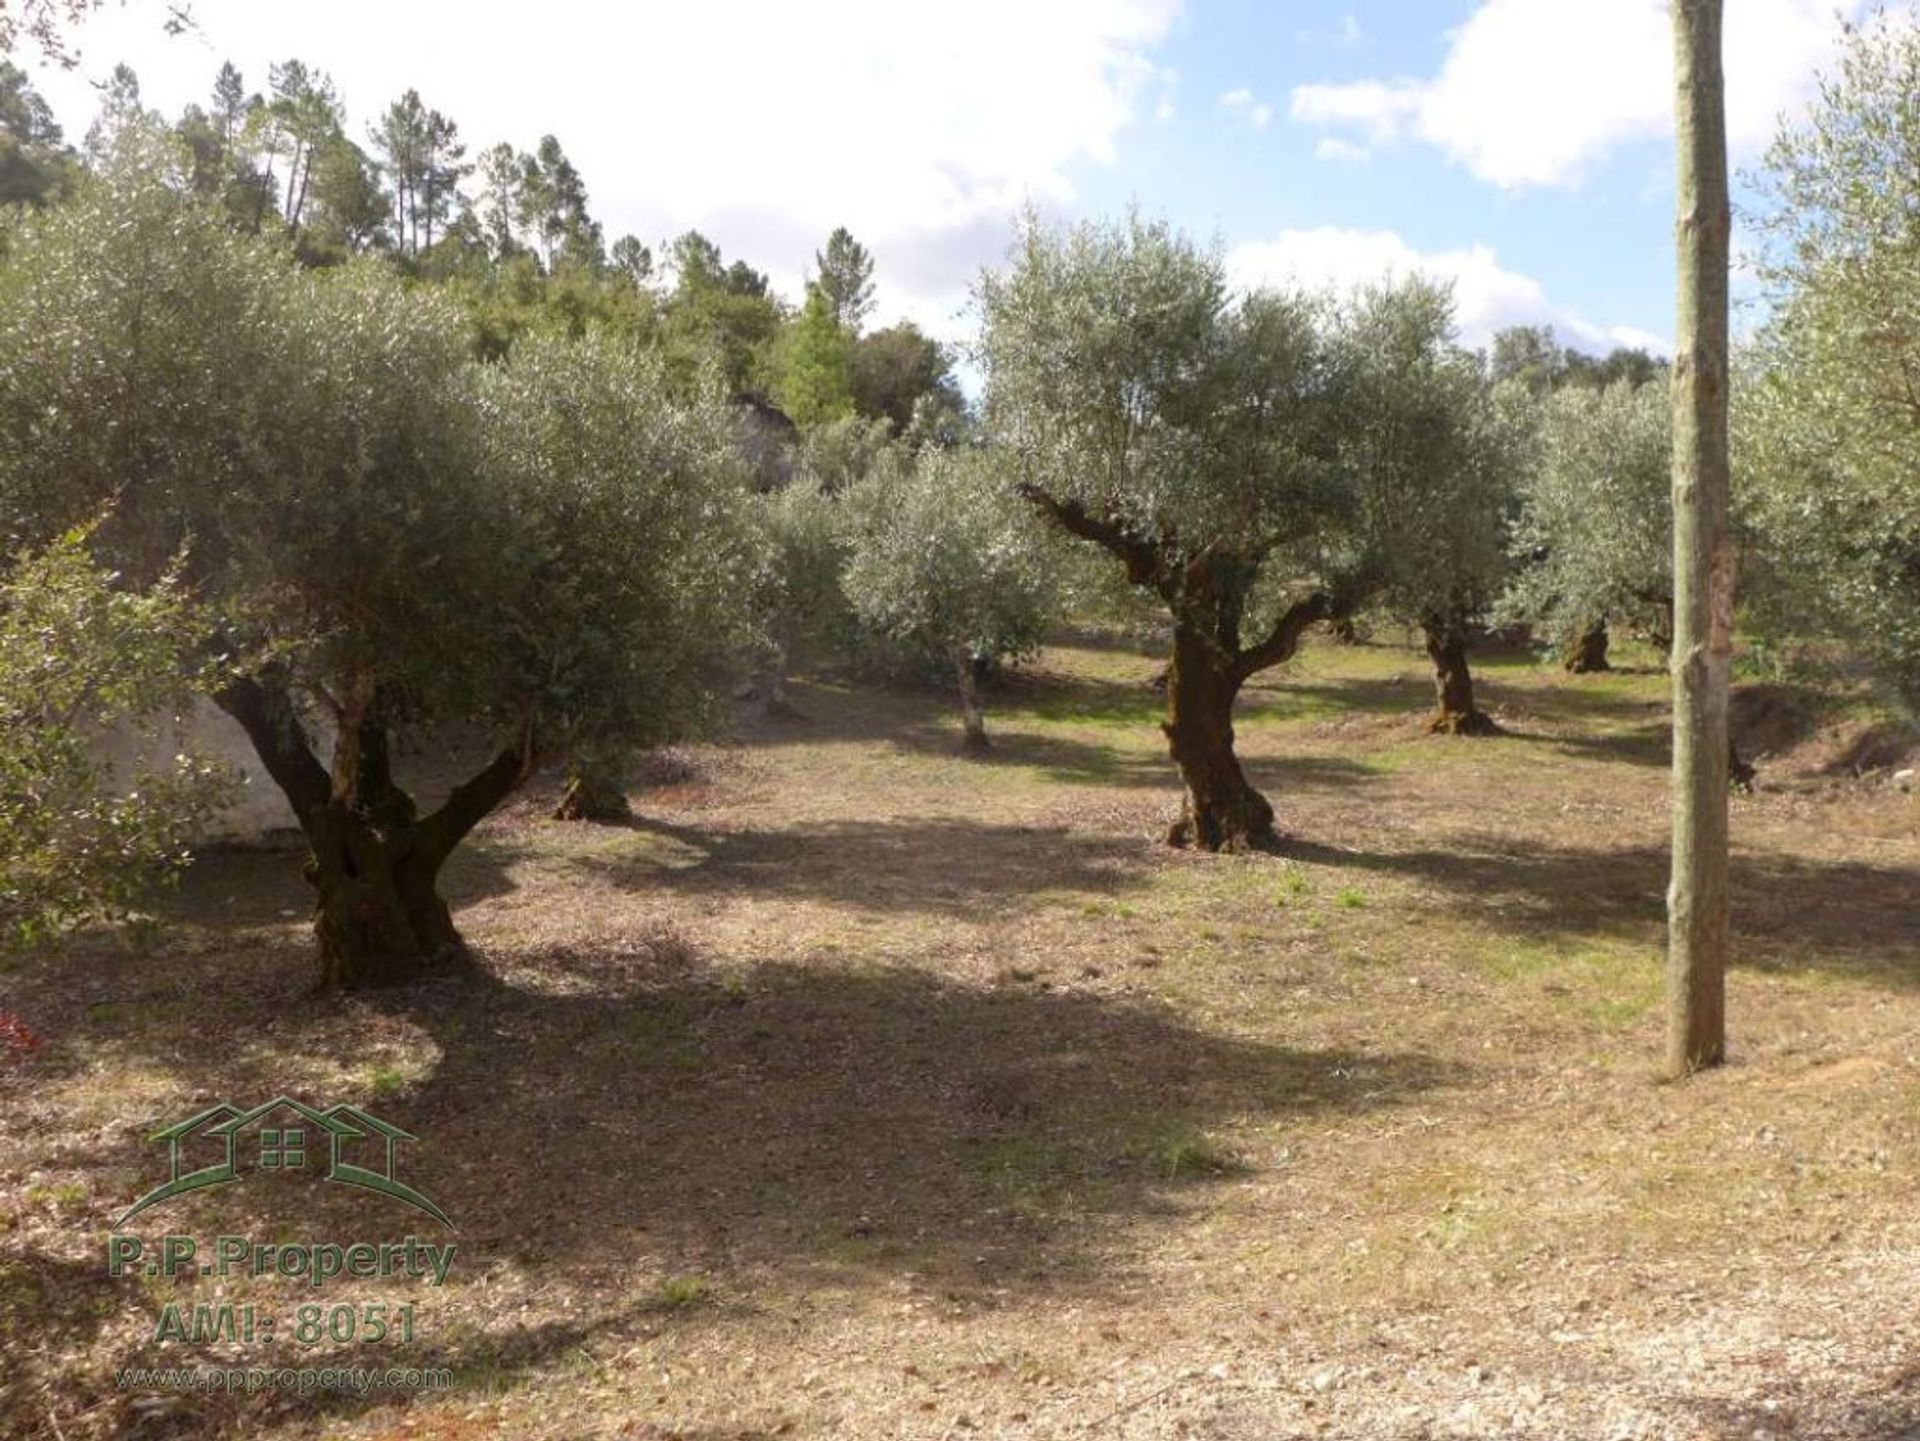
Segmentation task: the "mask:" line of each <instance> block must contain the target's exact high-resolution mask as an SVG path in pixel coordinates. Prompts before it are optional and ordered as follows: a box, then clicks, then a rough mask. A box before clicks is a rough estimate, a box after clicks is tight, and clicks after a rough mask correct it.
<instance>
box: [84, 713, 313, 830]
mask: <svg viewBox="0 0 1920 1441" xmlns="http://www.w3.org/2000/svg"><path fill="white" fill-rule="evenodd" d="M182 751H189V752H191V753H192V754H195V755H201V756H205V757H207V758H209V759H211V760H216V761H219V762H221V763H222V764H224V765H227V766H229V767H231V768H232V769H233V770H234V771H235V772H237V773H238V774H239V776H240V777H241V785H240V787H239V790H238V793H237V795H236V798H235V800H234V802H233V804H232V805H230V806H228V807H227V808H226V809H225V810H224V811H222V812H221V813H220V814H219V815H218V816H216V817H214V819H213V820H212V822H211V823H210V824H209V826H208V827H207V831H206V833H205V834H204V835H200V836H197V837H195V839H196V840H202V841H251V840H259V839H260V838H261V837H263V836H265V835H266V834H268V833H269V832H271V831H283V830H291V829H294V828H295V827H296V826H297V824H298V823H297V822H296V821H295V820H294V818H293V811H292V810H291V809H290V808H289V807H288V805H287V801H286V797H285V796H283V795H281V794H280V787H278V786H276V785H275V784H274V783H273V778H272V777H271V776H269V775H268V774H267V773H266V771H265V769H264V768H263V767H262V766H261V764H260V758H259V757H258V756H257V755H255V754H254V750H253V744H252V742H250V741H249V740H248V739H247V735H246V732H245V731H243V730H241V729H240V727H239V725H238V723H237V722H235V721H234V719H233V718H232V717H231V716H229V715H228V714H227V713H226V712H225V711H223V710H221V709H220V708H219V707H218V706H216V705H215V704H214V703H213V702H212V701H210V700H205V699H196V700H195V701H194V704H193V708H192V710H191V711H189V712H188V713H187V715H186V716H185V717H184V718H183V720H182V722H181V723H180V724H179V725H177V726H173V727H169V728H168V729H167V730H165V731H163V732H162V733H160V734H159V735H156V736H152V737H148V736H142V735H140V734H138V733H136V732H133V731H131V730H125V729H119V730H114V731H110V732H108V733H107V734H106V735H105V736H104V737H102V739H101V741H100V754H101V758H102V759H103V760H104V761H105V762H106V763H107V764H108V765H109V766H111V767H112V768H113V773H114V775H115V777H116V778H123V777H127V776H130V775H132V774H133V773H134V771H135V769H136V768H137V767H138V766H139V765H140V764H141V762H143V761H144V762H146V763H148V764H149V765H165V764H166V763H167V762H168V761H169V760H170V758H171V757H173V756H175V755H177V754H179V753H180V752H182ZM323 754H324V752H323Z"/></svg>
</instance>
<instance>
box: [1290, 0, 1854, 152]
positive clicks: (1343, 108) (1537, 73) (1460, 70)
mask: <svg viewBox="0 0 1920 1441" xmlns="http://www.w3.org/2000/svg"><path fill="white" fill-rule="evenodd" d="M1865 4H1866V0H1738V3H1737V4H1733V5H1730V6H1728V7H1727V17H1726V35H1725V64H1726V73H1727V131H1728V143H1729V146H1730V148H1731V149H1732V150H1733V151H1735V152H1736V154H1752V153H1754V152H1755V151H1757V150H1759V149H1760V148H1761V147H1763V146H1764V145H1765V144H1766V142H1767V140H1768V139H1770V138H1771V136H1772V134H1773V131H1774V128H1775V124H1776V122H1777V119H1778V117H1779V115H1780V113H1781V112H1782V111H1783V110H1789V109H1792V108H1795V107H1797V106H1798V105H1800V104H1802V103H1804V102H1805V101H1806V99H1807V98H1809V96H1810V95H1811V94H1812V91H1813V86H1814V73H1815V71H1816V69H1818V68H1820V67H1821V66H1823V65H1824V64H1826V63H1827V62H1828V61H1830V60H1831V59H1832V57H1833V55H1834V52H1835V49H1836V47H1837V45H1838V42H1839V38H1840V28H1839V25H1838V24H1837V23H1836V14H1835V12H1836V10H1838V11H1839V13H1840V15H1841V16H1844V17H1848V18H1851V17H1853V16H1856V15H1858V14H1859V13H1860V12H1861V11H1862V9H1863V8H1864V7H1865ZM1672 43H1673V42H1672V30H1671V25H1670V22H1669V20H1668V12H1667V4H1666V0H1603V3H1573V0H1483V3H1482V4H1481V5H1480V7H1479V8H1478V9H1477V10H1475V11H1474V12H1473V14H1472V15H1471V16H1469V17H1468V19H1467V21H1466V23H1465V24H1464V25H1462V26H1461V27H1460V28H1459V29H1458V30H1456V31H1454V32H1453V34H1452V35H1451V36H1450V37H1449V44H1448V50H1447V55H1446V58H1445V60H1444V61H1443V62H1442V63H1441V67H1440V71H1439V73H1438V74H1437V75H1435V76H1433V77H1432V78H1430V79H1397V80H1363V81H1359V82H1356V83H1353V84H1340V85H1325V84H1321V85H1303V86H1300V87H1299V88H1297V89H1296V90H1295V91H1294V92H1293V95H1292V100H1291V105H1290V112H1291V114H1292V115H1293V116H1294V118H1295V119H1297V120H1301V121H1304V122H1306V123H1309V124H1314V125H1323V126H1335V127H1342V128H1349V129H1357V130H1359V131H1360V132H1362V133H1363V134H1365V135H1366V136H1367V138H1368V139H1369V140H1370V141H1371V142H1373V143H1374V144H1382V143H1385V142H1387V141H1389V140H1392V139H1395V138H1398V137H1401V136H1411V137H1413V138H1416V139H1419V140H1423V141H1425V142H1427V143H1428V144H1431V145H1435V146H1437V147H1439V148H1440V149H1441V150H1443V151H1445V152H1446V153H1447V155H1448V156H1449V157H1450V158H1451V159H1454V160H1456V161H1459V162H1460V163H1462V164H1464V165H1465V166H1467V168H1468V169H1470V170H1471V171H1472V172H1473V173H1474V174H1475V175H1477V176H1479V177H1480V178H1481V179H1483V180H1487V181H1490V182H1492V183H1493V184H1495V185H1499V186H1503V187H1508V188H1517V187H1521V186H1528V185H1567V184H1574V183H1577V182H1578V181H1579V179H1580V178H1581V176H1582V174H1583V173H1584V172H1586V171H1587V170H1588V169H1589V168H1590V167H1591V166H1592V165H1593V164H1594V163H1595V162H1596V161H1598V160H1599V159H1600V158H1601V157H1602V156H1603V155H1605V153H1606V152H1607V151H1608V150H1610V149H1612V148H1613V147H1614V146H1616V145H1618V144H1620V143H1622V142H1625V141H1630V140H1638V139H1645V138H1649V137H1658V136H1661V135H1665V134H1668V133H1670V132H1671V128H1672V106H1673V80H1672V64H1673V60H1672Z"/></svg>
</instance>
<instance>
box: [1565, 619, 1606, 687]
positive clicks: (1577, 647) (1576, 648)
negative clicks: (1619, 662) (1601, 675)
mask: <svg viewBox="0 0 1920 1441" xmlns="http://www.w3.org/2000/svg"><path fill="white" fill-rule="evenodd" d="M1608 640H1609V637H1608V635H1607V618H1606V617H1605V616H1601V617H1600V618H1599V619H1598V620H1596V621H1594V622H1592V623H1591V624H1589V625H1588V626H1587V627H1586V628H1585V629H1584V630H1582V631H1581V632H1580V633H1579V634H1578V635H1576V636H1574V637H1573V638H1572V639H1571V640H1569V641H1568V642H1567V643H1566V645H1565V647H1563V648H1562V650H1561V652H1560V664H1561V665H1562V666H1563V667H1564V668H1565V669H1566V671H1567V672H1568V674H1570V675H1590V674H1592V673H1593V672H1595V671H1603V670H1612V669H1613V666H1612V665H1611V664H1610V663H1609V662H1608V660H1607V642H1608Z"/></svg>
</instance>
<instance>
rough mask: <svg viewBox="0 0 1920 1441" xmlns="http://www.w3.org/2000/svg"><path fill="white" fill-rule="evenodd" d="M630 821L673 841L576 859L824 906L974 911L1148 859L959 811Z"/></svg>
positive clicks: (637, 879)
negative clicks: (768, 821) (730, 821)
mask: <svg viewBox="0 0 1920 1441" xmlns="http://www.w3.org/2000/svg"><path fill="white" fill-rule="evenodd" d="M627 824H628V825H629V826H630V827H631V828H632V829H633V830H635V831H640V832H646V833H650V834H652V835H656V836H659V837H663V838H665V839H667V840H670V841H672V842H675V843H676V844H675V846H674V847H673V848H672V849H669V850H667V851H664V852H663V851H660V850H657V849H652V848H649V849H646V850H636V851H631V852H627V853H615V854H597V855H587V856H582V857H578V858H577V859H576V860H575V861H574V862H573V863H574V864H576V865H578V866H580V867H582V868H583V869H585V870H588V871H591V872H593V873H596V874H597V875H599V876H600V877H601V878H602V879H604V880H606V881H609V882H611V883H612V884H614V885H616V886H621V887H641V886H646V887H652V886H658V887H662V888H665V889H666V890H669V891H672V892H675V893H679V894H683V895H706V896H735V895H737V896H755V897H767V896H780V897H788V898H803V899H814V900H826V901H832V902H835V903H838V904H841V905H846V906H851V907H854V908H857V909H861V910H871V911H883V912H933V913H943V912H944V913H950V914H955V915H977V914H980V913H981V912H982V910H983V909H991V908H992V907H993V906H995V905H996V904H1005V903H1007V902H1008V900H1009V899H1010V898H1019V897H1025V896H1032V895H1037V894H1042V893H1048V894H1052V893H1059V892H1072V893H1087V894H1093V895H1112V894H1115V893H1117V892H1118V891H1120V890H1121V889H1122V888H1124V887H1125V886H1126V885H1128V884H1129V883H1131V882H1132V881H1134V879H1135V878H1136V876H1137V873H1138V872H1139V871H1140V870H1141V869H1142V868H1143V867H1144V866H1145V864H1146V862H1147V860H1148V858H1149V851H1148V848H1147V845H1146V842H1145V841H1144V840H1143V839H1141V838H1134V837H1127V836H1116V835H1103V834H1098V833H1095V832H1092V831H1080V830H1072V829H1068V828H1067V827H1064V826H1041V825H1031V826H1023V825H1001V824H992V823H989V822H986V821H974V820H966V819H963V818H960V817H955V816H929V817H927V818H925V819H923V820H904V821H903V820H875V821H826V822H819V823H815V824H801V825H796V826H792V827H789V828H785V829H781V830H751V831H727V830H702V829H697V828H695V827H691V826H684V825H676V824H673V823H671V822H668V821H662V820H658V819H654V818H651V817H647V816H636V817H635V818H634V819H633V820H632V821H630V822H628V823H627Z"/></svg>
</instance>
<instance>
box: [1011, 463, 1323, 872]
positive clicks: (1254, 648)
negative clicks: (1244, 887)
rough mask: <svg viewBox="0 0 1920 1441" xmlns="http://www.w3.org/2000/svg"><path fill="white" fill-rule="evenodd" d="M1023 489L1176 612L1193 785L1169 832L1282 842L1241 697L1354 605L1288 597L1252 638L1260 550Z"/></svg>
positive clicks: (1209, 840) (1175, 717) (1234, 842)
mask: <svg viewBox="0 0 1920 1441" xmlns="http://www.w3.org/2000/svg"><path fill="white" fill-rule="evenodd" d="M1021 493H1022V494H1023V495H1025V496H1026V497H1027V499H1028V500H1030V501H1032V502H1033V504H1034V505H1035V506H1036V507H1038V509H1039V510H1040V512H1041V513H1042V514H1043V515H1045V516H1047V517H1048V518H1049V519H1051V520H1053V521H1054V522H1055V523H1057V524H1058V525H1059V526H1061V528H1062V529H1064V530H1066V531H1067V532H1068V533H1069V534H1071V535H1077V536H1079V537H1080V538H1081V539H1083V540H1090V541H1093V542H1095V543H1096V544H1098V545H1100V546H1103V547H1104V548H1105V549H1106V550H1108V551H1109V552H1111V553H1112V554H1113V555H1114V556H1115V557H1116V558H1117V559H1119V560H1120V561H1121V563H1122V564H1124V565H1125V566H1126V570H1127V579H1128V580H1129V581H1130V582H1132V583H1133V584H1134V585H1137V586H1142V587H1145V588H1147V589H1150V590H1152V591H1153V592H1154V593H1155V594H1157V595H1158V596H1159V597H1160V598H1161V599H1162V600H1163V601H1165V602H1166V605H1167V610H1168V613H1169V614H1170V615H1171V616H1172V617H1173V658H1172V659H1171V660H1170V661H1169V662H1168V665H1167V671H1166V691H1167V718H1166V721H1165V722H1164V723H1163V724H1162V726H1161V730H1162V731H1163V732H1164V733H1165V734H1166V737H1167V749H1168V750H1169V751H1170V752H1171V753H1172V755H1173V763H1174V764H1175V765H1176V766H1178V767H1179V770H1180V780H1181V784H1182V786H1183V788H1184V790H1185V793H1186V794H1185V797H1184V799H1183V800H1182V803H1181V809H1180V819H1179V820H1177V821H1175V822H1174V823H1173V825H1172V827H1171V828H1170V829H1169V830H1168V832H1167V840H1168V842H1169V843H1171V844H1173V845H1176V846H1196V847H1199V848H1200V849H1203V850H1209V851H1223V850H1225V851H1232V850H1248V849H1255V848H1262V847H1266V846H1269V845H1272V844H1273V842H1274V840H1275V834H1274V828H1273V807H1272V805H1270V804H1269V803H1268V801H1267V798H1266V797H1265V796H1263V795H1261V794H1260V792H1259V791H1257V790H1255V789H1254V787H1253V784H1252V782H1250V781H1249V780H1248V779H1247V774H1246V772H1245V771H1244V770H1242V769H1241V767H1240V758H1239V756H1238V755H1237V754H1235V752H1234V748H1233V703H1234V701H1235V700H1236V699H1237V698H1238V697H1239V695H1240V689H1241V687H1242V686H1244V685H1245V684H1246V683H1247V681H1248V680H1249V679H1250V678H1251V677H1253V676H1255V675H1258V674H1259V673H1260V672H1261V671H1263V670H1266V669H1267V668H1268V667H1270V666H1276V665H1279V664H1280V663H1281V662H1282V661H1285V660H1288V659H1291V658H1292V656H1293V654H1294V652H1295V651H1297V650H1298V649H1299V648H1300V638H1301V637H1302V636H1303V635H1305V634H1306V631H1307V627H1309V626H1311V625H1313V624H1314V623H1315V622H1317V621H1323V620H1339V619H1341V618H1343V617H1345V616H1348V615H1351V613H1352V607H1351V605H1350V604H1347V605H1336V604H1335V602H1334V600H1333V598H1332V597H1331V596H1328V595H1324V594H1320V593H1317V592H1316V593H1315V594H1313V595H1310V596H1307V597H1306V598H1304V599H1302V600H1298V601H1295V602H1294V603H1293V604H1292V605H1290V606H1288V607H1287V609H1286V610H1285V611H1283V612H1282V613H1281V614H1280V616H1279V617H1278V619H1276V620H1275V621H1274V624H1273V628H1272V629H1271V630H1270V631H1268V632H1267V634H1266V635H1265V637H1264V638H1262V639H1260V640H1258V641H1256V642H1255V643H1254V644H1252V645H1243V644H1242V643H1241V637H1240V632H1241V623H1242V621H1243V620H1244V619H1245V607H1246V601H1247V596H1248V593H1249V592H1250V591H1251V590H1252V587H1253V582H1254V581H1255V580H1256V579H1257V578H1258V574H1259V567H1260V562H1261V559H1262V557H1261V556H1260V555H1252V556H1248V555H1235V554H1234V553H1233V552H1231V551H1226V550H1219V549H1216V548H1214V547H1211V546H1209V547H1206V548H1203V549H1202V550H1201V551H1200V552H1199V553H1198V554H1182V553H1181V552H1180V551H1179V550H1177V549H1176V548H1175V547H1173V546H1172V545H1171V544H1169V543H1168V541H1167V540H1166V538H1164V537H1162V538H1158V539H1155V538H1152V537H1149V536H1145V535H1141V534H1137V533H1135V532H1134V531H1131V530H1129V529H1128V528H1127V526H1126V525H1125V524H1124V523H1122V522H1121V521H1120V520H1118V519H1116V518H1114V517H1111V516H1100V515H1094V514H1092V513H1091V512H1089V511H1088V509H1087V508H1086V507H1085V506H1084V505H1082V504H1080V503H1079V502H1078V501H1073V500H1063V499H1061V498H1059V497H1058V496H1054V495H1049V494H1048V493H1047V492H1046V491H1044V490H1042V489H1040V488H1038V487H1036V486H1031V485H1024V486H1022V487H1021Z"/></svg>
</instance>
